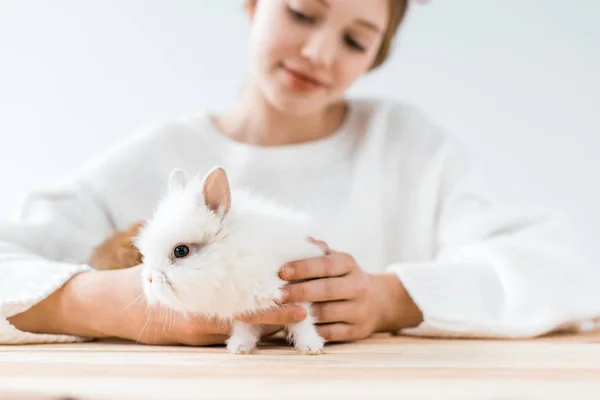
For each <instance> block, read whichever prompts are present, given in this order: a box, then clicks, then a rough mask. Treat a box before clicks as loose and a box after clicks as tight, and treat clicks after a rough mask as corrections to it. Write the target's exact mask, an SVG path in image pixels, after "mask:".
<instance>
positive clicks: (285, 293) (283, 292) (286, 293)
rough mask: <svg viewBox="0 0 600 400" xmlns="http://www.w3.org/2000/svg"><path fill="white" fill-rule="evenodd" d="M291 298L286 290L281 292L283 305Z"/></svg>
mask: <svg viewBox="0 0 600 400" xmlns="http://www.w3.org/2000/svg"><path fill="white" fill-rule="evenodd" d="M289 297H290V294H289V293H288V292H286V291H285V290H282V291H281V303H284V304H285V303H286V302H287V301H288V299H289Z"/></svg>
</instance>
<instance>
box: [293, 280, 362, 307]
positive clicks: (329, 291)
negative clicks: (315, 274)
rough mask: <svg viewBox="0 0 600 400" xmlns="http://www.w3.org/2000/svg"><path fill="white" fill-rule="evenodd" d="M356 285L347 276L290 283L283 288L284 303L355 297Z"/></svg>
mask: <svg viewBox="0 0 600 400" xmlns="http://www.w3.org/2000/svg"><path fill="white" fill-rule="evenodd" d="M354 286H356V285H355V284H354V282H353V279H352V278H351V277H349V276H344V277H340V278H323V279H315V280H311V281H306V282H300V283H291V284H289V285H286V286H285V288H284V289H283V292H284V301H285V302H286V303H300V302H322V301H332V300H349V299H352V298H354V297H355V294H356V293H355V292H356V290H355V288H354Z"/></svg>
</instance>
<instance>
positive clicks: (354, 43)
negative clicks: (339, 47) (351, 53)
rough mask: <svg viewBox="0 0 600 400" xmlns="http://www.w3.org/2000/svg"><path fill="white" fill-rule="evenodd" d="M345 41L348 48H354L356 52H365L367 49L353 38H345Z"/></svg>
mask: <svg viewBox="0 0 600 400" xmlns="http://www.w3.org/2000/svg"><path fill="white" fill-rule="evenodd" d="M344 41H345V42H346V44H347V45H348V46H350V47H351V48H353V49H354V50H356V51H361V52H363V51H365V47H364V46H363V45H361V44H360V43H358V42H357V41H356V40H354V39H353V38H352V36H345V37H344Z"/></svg>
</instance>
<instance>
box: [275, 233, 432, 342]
mask: <svg viewBox="0 0 600 400" xmlns="http://www.w3.org/2000/svg"><path fill="white" fill-rule="evenodd" d="M318 243H319V244H320V245H321V247H322V248H323V249H324V250H325V255H324V256H321V257H316V258H309V259H305V260H300V261H295V262H291V263H288V264H286V265H284V266H283V267H282V269H281V271H280V277H281V279H284V280H287V281H297V280H305V279H310V280H309V281H306V282H298V283H295V282H294V283H290V284H288V285H287V286H286V288H285V293H286V296H285V299H284V302H285V303H292V302H312V303H314V304H313V309H314V315H315V317H316V319H317V322H318V324H319V325H318V331H319V334H320V335H321V336H322V337H323V338H324V339H325V340H327V341H333V342H337V341H353V340H358V339H363V338H366V337H368V336H370V335H371V334H373V333H376V332H394V331H397V330H399V329H401V328H404V327H410V326H416V325H418V324H419V323H420V322H421V321H422V315H421V312H420V310H419V309H418V307H417V306H416V304H415V303H414V302H413V301H412V299H411V298H410V296H409V295H408V293H407V292H406V290H405V289H404V286H403V285H402V283H401V282H400V280H399V279H398V277H397V276H396V275H395V274H367V273H365V272H364V271H363V270H362V269H361V268H360V266H359V265H358V264H357V263H356V261H355V259H354V258H353V257H352V256H351V255H349V254H347V253H343V252H335V251H331V250H329V248H328V246H327V245H326V244H325V243H323V242H318Z"/></svg>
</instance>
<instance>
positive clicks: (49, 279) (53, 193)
mask: <svg viewBox="0 0 600 400" xmlns="http://www.w3.org/2000/svg"><path fill="white" fill-rule="evenodd" d="M110 231H111V224H110V220H109V218H107V213H106V212H105V210H104V209H103V207H102V205H101V203H99V202H98V201H97V198H96V197H95V196H93V195H92V193H91V192H90V191H89V190H88V189H87V188H86V187H85V186H83V185H82V184H81V183H80V182H78V181H76V180H75V179H72V180H67V181H66V182H65V183H63V184H61V185H57V186H55V187H54V188H52V189H47V190H38V191H35V192H31V193H30V194H28V196H27V197H26V198H25V200H24V201H23V202H22V203H21V210H20V212H19V213H18V215H17V216H16V218H14V219H12V220H8V221H2V222H0V277H1V279H0V344H25V343H51V342H77V341H84V340H87V338H81V337H75V336H68V335H54V334H37V333H31V332H22V331H20V330H18V329H16V328H15V327H14V326H13V325H11V324H10V323H9V322H8V318H10V317H12V316H14V315H16V314H19V313H21V312H24V311H26V310H27V309H29V308H30V307H32V306H33V305H35V304H37V303H38V302H40V301H41V300H43V299H44V298H46V297H47V296H49V295H50V294H51V293H52V292H54V291H55V290H56V289H58V288H60V287H61V286H62V285H63V284H64V283H66V282H67V281H68V280H69V279H70V278H72V277H73V276H74V275H75V274H77V273H80V272H83V271H88V270H90V269H91V267H90V266H89V265H88V264H87V259H88V256H89V254H90V253H91V251H92V249H93V247H94V246H95V245H96V244H97V243H99V241H101V240H102V239H103V238H105V237H106V236H107V235H108V234H109V233H110Z"/></svg>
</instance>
